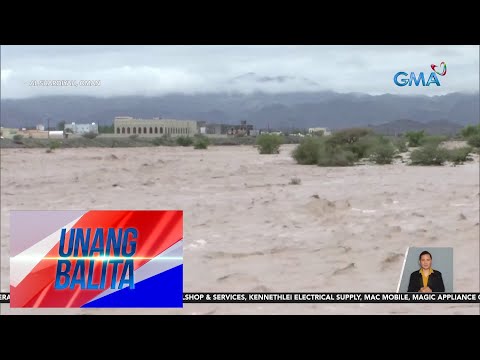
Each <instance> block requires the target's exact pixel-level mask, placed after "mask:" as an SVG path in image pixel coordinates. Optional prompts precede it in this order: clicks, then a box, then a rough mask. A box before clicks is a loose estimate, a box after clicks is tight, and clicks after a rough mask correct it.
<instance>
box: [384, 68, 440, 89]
mask: <svg viewBox="0 0 480 360" xmlns="http://www.w3.org/2000/svg"><path fill="white" fill-rule="evenodd" d="M393 82H394V83H395V85H397V86H407V85H408V86H412V84H415V86H420V84H422V86H430V85H431V84H435V85H437V86H441V85H440V81H439V80H438V77H437V74H435V73H434V72H431V73H430V76H429V77H428V80H427V82H425V75H424V73H423V72H421V73H419V74H418V77H417V76H415V73H414V72H411V73H410V76H409V75H408V74H407V73H406V72H403V71H399V72H398V73H396V74H395V76H394V77H393Z"/></svg>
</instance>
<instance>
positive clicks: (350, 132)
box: [327, 128, 373, 146]
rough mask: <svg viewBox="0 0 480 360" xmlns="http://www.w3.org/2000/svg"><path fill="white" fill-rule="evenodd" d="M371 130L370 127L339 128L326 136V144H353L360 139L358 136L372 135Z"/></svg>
mask: <svg viewBox="0 0 480 360" xmlns="http://www.w3.org/2000/svg"><path fill="white" fill-rule="evenodd" d="M372 134H373V132H372V130H371V129H364V128H351V129H345V130H340V131H337V132H335V133H333V134H332V135H331V136H329V137H328V140H327V142H328V145H331V146H337V145H345V144H353V143H355V142H357V141H358V140H360V138H362V137H364V136H367V135H372Z"/></svg>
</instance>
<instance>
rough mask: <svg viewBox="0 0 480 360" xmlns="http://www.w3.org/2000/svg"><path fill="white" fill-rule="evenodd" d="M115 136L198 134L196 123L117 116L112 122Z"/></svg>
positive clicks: (191, 121)
mask: <svg viewBox="0 0 480 360" xmlns="http://www.w3.org/2000/svg"><path fill="white" fill-rule="evenodd" d="M113 127H114V133H115V134H117V135H124V136H130V135H139V136H162V135H171V136H193V135H195V134H197V133H198V130H197V122H196V121H193V120H175V119H161V118H158V117H157V118H153V119H135V118H133V117H130V116H117V117H115V119H114V120H113Z"/></svg>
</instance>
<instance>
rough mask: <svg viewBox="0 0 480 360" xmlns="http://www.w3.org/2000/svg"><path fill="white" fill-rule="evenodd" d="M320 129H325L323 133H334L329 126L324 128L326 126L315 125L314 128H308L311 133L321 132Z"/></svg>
mask: <svg viewBox="0 0 480 360" xmlns="http://www.w3.org/2000/svg"><path fill="white" fill-rule="evenodd" d="M319 131H323V135H331V134H332V133H331V132H330V131H329V130H328V129H327V128H324V127H314V128H309V129H308V133H309V134H313V133H316V132H319Z"/></svg>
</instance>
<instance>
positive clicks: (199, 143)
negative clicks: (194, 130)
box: [193, 135, 210, 149]
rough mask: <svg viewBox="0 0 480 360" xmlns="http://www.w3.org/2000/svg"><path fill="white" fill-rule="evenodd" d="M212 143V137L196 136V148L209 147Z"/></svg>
mask: <svg viewBox="0 0 480 360" xmlns="http://www.w3.org/2000/svg"><path fill="white" fill-rule="evenodd" d="M208 145H210V139H209V138H208V137H206V136H202V135H199V136H195V141H194V143H193V147H194V149H207V148H208Z"/></svg>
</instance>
